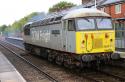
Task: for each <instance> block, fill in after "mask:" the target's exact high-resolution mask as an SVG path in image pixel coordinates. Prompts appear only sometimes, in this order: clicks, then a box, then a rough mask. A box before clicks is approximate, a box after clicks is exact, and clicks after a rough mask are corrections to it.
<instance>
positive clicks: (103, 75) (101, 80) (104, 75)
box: [13, 46, 125, 82]
mask: <svg viewBox="0 0 125 82" xmlns="http://www.w3.org/2000/svg"><path fill="white" fill-rule="evenodd" d="M15 47H17V46H15ZM17 48H19V47H17ZM19 49H20V48H19ZM13 53H14V54H16V53H15V52H14V51H13ZM16 55H19V54H16ZM20 57H21V58H23V57H22V56H21V55H20ZM23 59H24V58H23ZM28 62H29V61H28ZM31 64H32V63H31ZM36 67H37V66H36ZM37 68H38V67H37ZM39 70H40V71H41V69H39ZM97 74H98V75H97ZM79 76H80V77H83V78H85V79H88V80H89V81H90V82H111V81H112V82H114V81H115V82H125V78H123V77H121V76H118V75H114V74H112V73H110V72H106V71H103V70H99V69H94V72H93V73H90V74H87V73H82V74H79ZM107 80H109V81H107ZM55 82H56V81H55Z"/></svg>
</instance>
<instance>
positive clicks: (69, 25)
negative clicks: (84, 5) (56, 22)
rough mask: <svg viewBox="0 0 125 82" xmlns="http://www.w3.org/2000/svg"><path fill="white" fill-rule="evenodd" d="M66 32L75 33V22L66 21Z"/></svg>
mask: <svg viewBox="0 0 125 82" xmlns="http://www.w3.org/2000/svg"><path fill="white" fill-rule="evenodd" d="M68 30H69V31H75V20H68Z"/></svg>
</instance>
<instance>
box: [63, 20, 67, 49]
mask: <svg viewBox="0 0 125 82" xmlns="http://www.w3.org/2000/svg"><path fill="white" fill-rule="evenodd" d="M67 25H68V21H67V20H64V21H63V23H62V49H63V51H67V31H68V30H67Z"/></svg>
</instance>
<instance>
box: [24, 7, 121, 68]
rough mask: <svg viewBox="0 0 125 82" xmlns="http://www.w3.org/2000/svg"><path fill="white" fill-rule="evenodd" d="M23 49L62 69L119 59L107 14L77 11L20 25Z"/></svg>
mask: <svg viewBox="0 0 125 82" xmlns="http://www.w3.org/2000/svg"><path fill="white" fill-rule="evenodd" d="M23 29H24V34H23V39H24V45H25V49H26V50H27V51H29V52H31V53H34V54H36V55H40V56H42V57H44V58H47V59H48V61H50V62H53V61H54V62H56V63H57V64H59V65H64V66H66V67H73V66H80V67H84V66H86V63H90V62H95V61H103V62H108V61H107V60H116V59H119V58H120V56H119V54H117V53H115V30H114V28H113V24H112V19H111V17H110V15H108V14H107V13H104V12H102V11H100V10H97V9H92V8H80V9H74V10H70V11H65V12H58V13H52V14H48V15H46V16H45V17H44V18H43V19H41V20H40V21H36V22H32V23H28V24H26V25H25V26H24V28H23Z"/></svg>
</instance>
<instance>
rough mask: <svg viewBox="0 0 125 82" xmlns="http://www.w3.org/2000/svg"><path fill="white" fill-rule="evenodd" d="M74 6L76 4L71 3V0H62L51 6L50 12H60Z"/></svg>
mask: <svg viewBox="0 0 125 82" xmlns="http://www.w3.org/2000/svg"><path fill="white" fill-rule="evenodd" d="M73 6H76V5H75V4H73V3H69V2H65V1H61V2H59V3H57V4H55V5H53V6H52V7H51V8H49V12H58V11H61V10H64V9H67V8H71V7H73Z"/></svg>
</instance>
